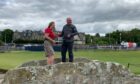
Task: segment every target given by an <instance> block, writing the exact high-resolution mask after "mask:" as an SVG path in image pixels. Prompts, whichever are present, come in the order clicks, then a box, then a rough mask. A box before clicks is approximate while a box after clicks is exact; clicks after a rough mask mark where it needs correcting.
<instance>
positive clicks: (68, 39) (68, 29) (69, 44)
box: [61, 17, 78, 62]
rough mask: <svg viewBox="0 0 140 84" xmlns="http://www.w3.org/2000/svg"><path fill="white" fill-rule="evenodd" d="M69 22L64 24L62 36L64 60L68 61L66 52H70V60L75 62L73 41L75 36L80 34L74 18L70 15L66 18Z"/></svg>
mask: <svg viewBox="0 0 140 84" xmlns="http://www.w3.org/2000/svg"><path fill="white" fill-rule="evenodd" d="M66 22H67V24H66V25H64V27H63V30H62V33H61V36H62V38H63V42H62V50H61V55H62V62H66V53H67V50H68V52H69V62H73V43H74V36H75V35H77V34H78V32H77V29H76V27H75V26H74V25H73V24H72V19H71V18H70V17H68V18H67V19H66Z"/></svg>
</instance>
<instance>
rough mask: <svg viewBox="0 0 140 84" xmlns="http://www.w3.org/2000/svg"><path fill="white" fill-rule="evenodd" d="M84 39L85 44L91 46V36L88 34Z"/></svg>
mask: <svg viewBox="0 0 140 84" xmlns="http://www.w3.org/2000/svg"><path fill="white" fill-rule="evenodd" d="M85 37H86V44H91V43H92V38H91V36H90V35H89V34H88V35H86V36H85Z"/></svg>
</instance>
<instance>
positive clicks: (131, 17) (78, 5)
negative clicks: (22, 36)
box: [0, 0, 140, 34]
mask: <svg viewBox="0 0 140 84" xmlns="http://www.w3.org/2000/svg"><path fill="white" fill-rule="evenodd" d="M67 17H71V18H72V20H73V24H74V25H75V26H76V27H77V30H78V31H79V32H85V33H89V34H94V33H100V34H105V33H109V32H112V31H115V30H131V29H132V28H140V0H0V30H3V29H6V28H10V29H13V30H19V31H22V30H27V29H28V30H43V29H44V28H46V27H47V26H48V23H49V22H51V21H55V23H56V30H58V31H61V30H62V28H63V26H64V25H65V24H66V18H67Z"/></svg>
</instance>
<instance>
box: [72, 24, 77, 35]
mask: <svg viewBox="0 0 140 84" xmlns="http://www.w3.org/2000/svg"><path fill="white" fill-rule="evenodd" d="M75 35H78V31H77V29H76V27H75V26H74V27H73V33H72V34H71V36H75Z"/></svg>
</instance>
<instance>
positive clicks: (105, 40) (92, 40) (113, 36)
mask: <svg viewBox="0 0 140 84" xmlns="http://www.w3.org/2000/svg"><path fill="white" fill-rule="evenodd" d="M13 34H14V31H13V30H11V29H5V30H3V31H1V32H0V45H2V44H4V43H17V44H22V43H23V44H24V43H43V41H39V40H21V39H17V40H13ZM122 41H125V42H136V43H137V44H138V45H140V29H138V28H134V29H132V30H129V31H120V30H116V31H113V32H111V33H107V34H105V36H104V37H102V36H100V34H99V33H96V35H95V36H92V35H89V34H87V35H85V43H86V44H88V45H119V44H120V43H121V42H122Z"/></svg>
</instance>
